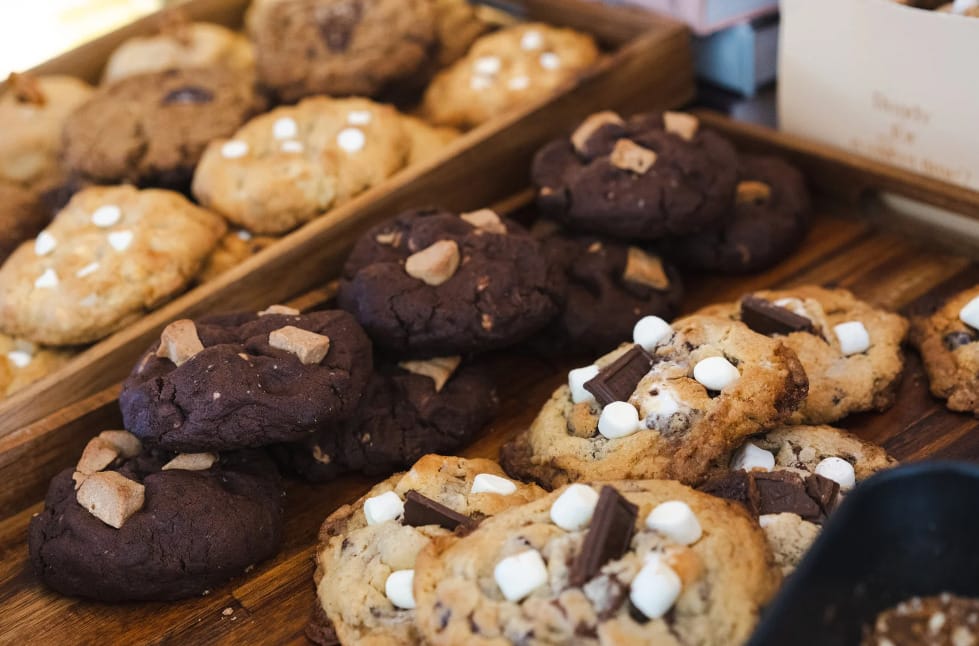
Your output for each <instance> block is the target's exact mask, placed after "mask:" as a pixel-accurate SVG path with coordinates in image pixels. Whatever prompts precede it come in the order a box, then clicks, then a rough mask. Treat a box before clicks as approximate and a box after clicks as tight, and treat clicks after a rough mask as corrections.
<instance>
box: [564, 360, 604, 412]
mask: <svg viewBox="0 0 979 646" xmlns="http://www.w3.org/2000/svg"><path fill="white" fill-rule="evenodd" d="M596 376H598V366H596V365H594V364H592V365H590V366H585V367H584V368H575V369H574V370H572V371H571V372H569V373H568V388H570V389H571V401H572V402H573V403H575V404H583V403H585V402H593V401H595V395H593V394H591V393H590V392H588V391H587V390H585V383H586V382H588V381H591V380H592V379H594V378H595V377H596Z"/></svg>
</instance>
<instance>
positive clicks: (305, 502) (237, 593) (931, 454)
mask: <svg viewBox="0 0 979 646" xmlns="http://www.w3.org/2000/svg"><path fill="white" fill-rule="evenodd" d="M704 118H705V119H706V120H708V121H710V122H711V124H712V125H713V126H715V127H717V128H719V129H722V130H724V131H726V132H727V133H728V134H729V135H732V136H735V137H736V138H737V139H738V140H739V141H740V142H741V143H742V144H750V145H751V147H752V148H757V149H764V150H769V151H772V150H774V151H779V152H782V153H785V154H788V155H789V156H793V157H795V158H797V160H799V161H802V162H803V165H805V166H807V167H808V166H810V165H815V166H813V168H815V167H816V166H818V167H819V168H820V169H822V170H821V172H817V173H816V174H815V175H814V176H813V180H814V184H815V186H816V187H817V189H819V192H818V194H817V200H816V207H817V208H816V211H817V217H816V220H815V224H814V227H813V230H812V232H811V233H810V235H809V236H808V238H807V239H806V241H805V242H804V244H803V245H802V247H801V248H800V250H799V251H798V252H797V253H796V254H795V255H793V256H792V257H791V258H789V259H787V260H785V261H784V262H782V263H781V264H779V265H778V266H776V267H774V268H773V269H771V270H769V271H767V272H765V273H762V274H758V275H753V276H745V277H733V276H702V277H696V276H692V277H690V278H689V279H688V288H689V289H688V296H687V298H686V300H685V310H687V311H691V310H694V309H696V308H699V307H701V306H703V305H706V304H708V303H712V302H717V301H724V300H733V299H736V298H738V297H739V296H740V295H741V294H742V293H744V292H746V291H750V290H755V289H761V288H768V287H780V288H781V287H791V286H793V285H801V284H806V283H820V284H824V285H838V286H841V287H846V288H847V289H850V290H852V291H854V292H855V293H856V294H857V295H859V296H860V297H862V298H865V299H867V300H868V301H870V302H872V303H875V304H877V305H880V306H883V307H887V308H892V309H895V310H899V311H901V312H903V313H905V314H907V313H911V312H914V311H922V310H924V309H926V308H927V307H929V306H930V305H932V304H934V303H936V302H938V301H939V300H940V299H942V298H944V297H945V296H946V295H948V294H950V293H953V292H954V291H956V290H958V289H961V288H964V287H966V286H969V285H972V284H975V283H977V282H979V265H977V264H975V263H973V261H971V260H970V259H968V258H966V257H963V256H956V255H951V254H949V253H948V252H947V251H943V250H941V248H940V247H938V246H936V245H934V244H933V243H931V242H922V241H920V240H913V239H909V238H907V237H904V236H901V235H898V234H895V233H891V232H884V231H881V230H880V227H879V226H878V225H877V224H875V223H873V222H871V221H870V220H868V219H867V217H866V216H867V209H866V208H865V205H864V203H863V202H860V201H854V200H852V199H849V197H848V196H852V194H853V190H852V189H853V187H855V186H862V187H863V188H864V190H877V189H881V188H892V189H895V190H898V191H905V192H914V193H915V194H916V195H918V196H919V197H921V198H924V199H927V200H929V201H932V202H942V203H950V202H951V201H955V200H957V199H959V198H961V199H962V200H963V206H967V207H969V208H975V207H976V206H977V205H979V195H975V194H973V195H959V196H956V194H955V193H954V192H949V191H946V190H944V187H942V186H936V185H934V184H933V183H931V182H930V181H928V180H922V179H920V178H917V177H914V176H910V177H904V178H903V181H904V183H902V184H893V183H892V182H891V179H888V178H892V175H891V171H890V169H886V168H885V169H879V168H868V167H867V166H866V164H864V163H863V162H862V161H860V160H854V159H844V158H832V155H824V154H820V151H819V150H818V149H813V148H811V147H809V146H807V145H806V144H805V142H799V141H798V140H795V139H789V138H786V137H783V136H782V135H779V134H777V133H772V132H769V131H760V130H757V129H754V128H751V127H746V126H743V125H739V124H735V123H733V122H730V121H727V120H725V119H723V118H720V117H715V116H709V115H706V116H705V117H704ZM833 178H835V179H833ZM841 196H843V197H844V198H845V199H841ZM527 200H528V194H527V193H526V192H525V193H523V194H522V195H519V196H517V197H515V198H514V199H513V200H511V201H510V202H509V203H508V204H506V205H503V206H501V207H500V210H502V211H509V210H512V209H515V208H518V207H519V206H520V205H521V204H524V203H526V202H527ZM338 260H339V258H337V259H335V261H334V262H333V263H332V264H331V266H334V267H335V266H336V265H337V262H338ZM330 295H331V290H330V288H329V287H326V288H323V289H321V290H317V291H316V292H315V293H313V294H311V295H309V296H307V298H306V299H305V301H304V306H310V305H318V304H322V303H324V302H326V301H327V300H328V299H329V297H330ZM586 360H590V358H586V359H579V360H577V361H571V360H568V361H546V360H543V359H540V358H538V357H534V356H531V355H527V354H520V353H516V352H508V353H501V354H499V355H497V356H495V357H494V358H493V360H492V362H491V363H492V367H493V370H494V372H495V373H496V375H497V376H498V383H499V385H500V394H501V400H502V406H501V412H500V415H499V416H498V418H497V420H496V421H495V423H494V424H493V425H492V426H491V427H490V428H489V429H488V430H487V431H486V432H485V433H484V434H483V435H482V437H481V438H480V439H478V440H477V441H476V442H474V443H473V444H472V445H471V446H469V447H468V448H467V449H465V450H464V451H462V455H465V456H469V457H473V456H481V457H490V458H495V457H496V456H497V454H498V450H499V447H500V446H501V444H502V443H503V442H505V441H506V440H508V439H509V438H510V437H512V436H513V435H514V434H515V433H516V432H518V431H519V430H521V429H523V428H526V427H527V426H528V425H529V424H530V422H531V421H532V419H533V418H534V416H535V415H536V413H537V410H538V409H539V407H540V406H541V405H542V404H543V402H544V401H545V400H546V399H547V398H548V396H549V395H550V393H551V391H552V390H553V389H554V388H555V387H556V386H557V385H559V384H560V383H562V382H563V381H564V380H565V378H566V370H567V369H568V368H570V367H573V366H574V365H576V364H577V365H580V364H581V363H583V362H584V361H586ZM117 394H118V386H114V387H111V388H108V389H106V390H104V391H103V392H101V393H99V394H97V395H95V396H93V397H90V398H88V399H86V400H84V401H82V402H79V403H76V404H74V405H72V406H69V407H68V408H66V409H64V410H62V411H59V412H58V413H56V414H54V415H51V416H49V417H48V418H46V419H44V420H41V421H40V422H38V423H35V424H32V425H30V426H27V427H25V428H23V429H20V430H18V431H17V432H15V433H13V434H11V435H8V436H7V437H4V438H0V481H2V482H4V483H5V487H4V488H3V490H0V552H2V554H3V556H4V558H3V559H2V562H0V607H2V608H3V612H2V613H0V635H3V636H4V639H6V640H10V641H13V642H21V641H28V640H34V641H37V642H39V643H59V642H71V643H88V642H94V641H100V642H108V643H117V642H124V643H127V644H140V643H164V642H166V643H171V642H172V643H195V644H197V643H228V644H231V643H236V644H241V643H247V644H283V643H287V644H288V643H294V644H302V643H304V642H305V639H304V637H303V633H302V631H303V627H304V625H305V623H306V621H307V619H308V617H309V613H310V610H311V608H312V604H313V600H314V592H313V586H312V555H313V551H314V547H315V541H316V533H317V529H318V527H319V525H320V523H321V522H322V520H323V519H324V518H325V517H326V516H327V515H328V514H329V513H330V512H331V511H332V510H334V509H336V508H337V507H338V506H339V505H341V504H345V503H348V502H350V501H352V500H354V499H355V498H356V497H358V496H360V495H362V494H363V493H364V492H365V491H366V490H367V489H368V487H369V486H370V485H371V484H373V482H374V481H373V480H369V479H367V478H364V477H357V476H349V477H344V478H341V479H339V480H337V481H336V482H333V483H330V484H327V485H321V486H311V485H306V484H301V483H290V484H289V485H288V487H287V491H288V495H287V501H286V530H285V544H284V547H283V549H282V553H281V554H280V555H279V556H278V557H277V558H275V559H273V560H272V561H269V562H267V563H263V564H261V565H259V566H258V567H257V568H256V569H255V570H254V571H252V572H251V573H249V574H247V575H245V576H242V577H239V578H238V579H237V580H235V581H233V582H231V583H230V584H227V585H225V586H223V587H221V588H218V589H215V590H212V591H211V593H210V594H208V595H207V596H204V597H201V598H197V599H190V600H186V601H183V602H179V603H173V604H156V603H153V604H129V605H121V606H108V605H103V604H96V603H90V602H85V601H79V600H76V599H69V598H64V597H60V596H58V595H56V594H54V593H51V592H49V591H48V590H46V589H44V588H43V587H42V586H41V585H40V584H39V583H38V582H37V581H36V580H35V578H34V576H33V574H32V573H31V571H30V567H29V564H28V563H27V546H26V544H25V536H26V527H27V523H28V522H29V521H30V518H31V516H32V515H33V514H34V513H36V512H37V511H39V510H40V509H41V503H40V502H38V501H40V500H41V499H42V497H43V492H44V490H45V489H46V487H47V482H48V480H49V478H50V477H51V476H52V475H53V474H54V473H55V472H57V471H58V470H60V469H62V468H64V467H67V466H69V465H71V464H73V463H74V462H75V461H76V460H77V458H78V455H79V453H80V451H81V448H82V447H83V445H84V443H85V442H86V441H87V440H88V438H89V437H91V436H93V435H95V434H96V433H98V432H99V431H101V430H103V429H106V428H118V427H119V425H120V421H121V420H120V416H119V411H118V407H117V404H116V401H115V399H116V396H117ZM841 425H842V426H843V427H845V428H848V429H850V430H851V431H853V432H855V433H857V434H858V435H860V436H861V437H864V438H866V439H868V440H871V441H874V442H877V443H880V444H882V445H883V446H885V447H886V448H887V449H888V450H889V451H890V452H891V453H892V454H893V455H894V456H896V457H898V458H899V459H901V460H919V459H923V458H957V459H966V460H973V461H975V460H979V432H977V429H979V422H977V421H976V420H975V419H974V418H972V417H969V416H966V415H960V414H954V413H951V412H949V411H948V410H946V409H945V408H944V406H943V405H942V404H941V402H939V401H937V400H934V399H933V398H931V396H930V395H929V394H928V391H927V383H926V380H925V377H924V374H923V372H922V369H921V365H920V362H919V360H918V358H917V356H916V355H914V354H913V353H911V354H909V357H908V362H907V371H906V374H905V377H904V380H903V383H902V386H901V390H900V393H899V395H898V397H897V404H896V405H895V406H894V407H893V408H891V409H890V410H888V411H887V412H886V413H883V414H879V415H877V414H863V415H855V416H852V417H850V418H847V419H846V420H844V421H843V422H842V424H841ZM226 609H230V611H226ZM225 612H228V613H229V614H225Z"/></svg>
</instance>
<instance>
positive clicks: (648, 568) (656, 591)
mask: <svg viewBox="0 0 979 646" xmlns="http://www.w3.org/2000/svg"><path fill="white" fill-rule="evenodd" d="M682 590H683V582H682V581H681V580H680V576H679V575H678V574H677V573H676V572H674V571H673V569H672V568H671V567H670V566H669V565H667V564H666V562H665V561H664V560H663V559H662V557H660V555H659V554H651V555H649V557H648V558H647V559H646V564H645V565H644V566H643V568H642V569H641V570H639V574H637V575H636V578H634V579H633V580H632V584H631V585H630V586H629V600H630V601H632V605H634V606H635V607H636V609H637V610H639V612H641V613H642V614H644V615H645V616H646V617H648V618H650V619H659V618H660V617H662V616H663V615H665V614H666V613H667V612H669V610H670V608H672V607H673V604H675V603H676V600H677V599H678V598H679V597H680V592H681V591H682Z"/></svg>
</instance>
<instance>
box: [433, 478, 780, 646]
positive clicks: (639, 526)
mask: <svg viewBox="0 0 979 646" xmlns="http://www.w3.org/2000/svg"><path fill="white" fill-rule="evenodd" d="M663 521H666V522H663ZM780 580H781V577H780V576H779V573H778V570H777V569H776V568H775V567H774V566H773V564H772V562H771V555H770V553H769V551H768V548H767V546H766V545H765V538H764V535H763V534H762V533H761V531H760V530H759V528H758V526H757V525H756V524H755V523H754V521H753V520H752V519H751V518H749V517H748V515H747V514H746V513H744V512H743V511H742V510H740V509H738V508H737V507H736V506H734V505H731V504H729V503H727V502H725V501H721V500H718V499H716V498H713V497H711V496H708V495H706V494H702V493H699V492H697V491H694V490H693V489H690V488H688V487H686V486H684V485H682V484H680V483H677V482H673V481H667V480H639V481H613V482H608V483H601V484H595V485H593V486H587V485H581V484H573V485H570V486H568V487H564V488H562V489H559V490H557V491H555V492H553V493H551V494H550V495H548V496H545V497H543V498H540V499H538V500H535V501H533V502H530V503H527V504H525V505H521V506H520V507H515V508H513V509H508V510H506V511H503V512H501V513H499V514H497V515H495V516H493V517H491V518H487V519H486V520H484V521H483V522H482V523H480V525H479V526H478V527H477V528H476V529H474V530H473V531H471V532H469V533H467V534H465V535H462V536H459V535H448V536H442V537H439V538H437V539H435V540H433V541H432V542H430V543H429V544H428V546H427V547H425V549H424V550H423V551H422V552H421V554H420V555H419V556H418V558H417V560H416V562H415V574H414V600H415V601H416V603H417V608H416V610H415V616H416V620H415V623H416V625H417V627H418V630H419V632H420V633H421V635H422V637H423V638H424V639H423V641H424V642H425V643H430V644H474V643H511V644H524V643H537V642H540V643H551V644H675V643H687V644H703V645H705V646H722V645H728V644H740V643H742V642H744V641H745V640H747V639H748V637H749V636H750V635H751V632H752V630H753V629H754V626H755V624H756V623H757V621H758V616H759V612H760V610H761V608H762V607H763V606H764V605H765V603H766V602H768V601H769V599H771V597H772V595H773V594H774V593H775V590H776V589H777V587H778V585H779V582H780Z"/></svg>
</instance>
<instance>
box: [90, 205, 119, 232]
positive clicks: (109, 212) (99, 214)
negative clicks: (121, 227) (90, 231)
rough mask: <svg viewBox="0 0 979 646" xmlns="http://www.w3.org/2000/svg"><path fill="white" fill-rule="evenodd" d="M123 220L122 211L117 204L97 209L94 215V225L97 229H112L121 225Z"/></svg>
mask: <svg viewBox="0 0 979 646" xmlns="http://www.w3.org/2000/svg"><path fill="white" fill-rule="evenodd" d="M120 219H122V209H120V208H119V207H118V206H116V205H115V204H105V205H103V206H100V207H99V208H97V209H95V212H94V213H92V224H94V225H95V226H97V227H102V228H106V227H111V226H115V225H116V224H118V223H119V220H120Z"/></svg>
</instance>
